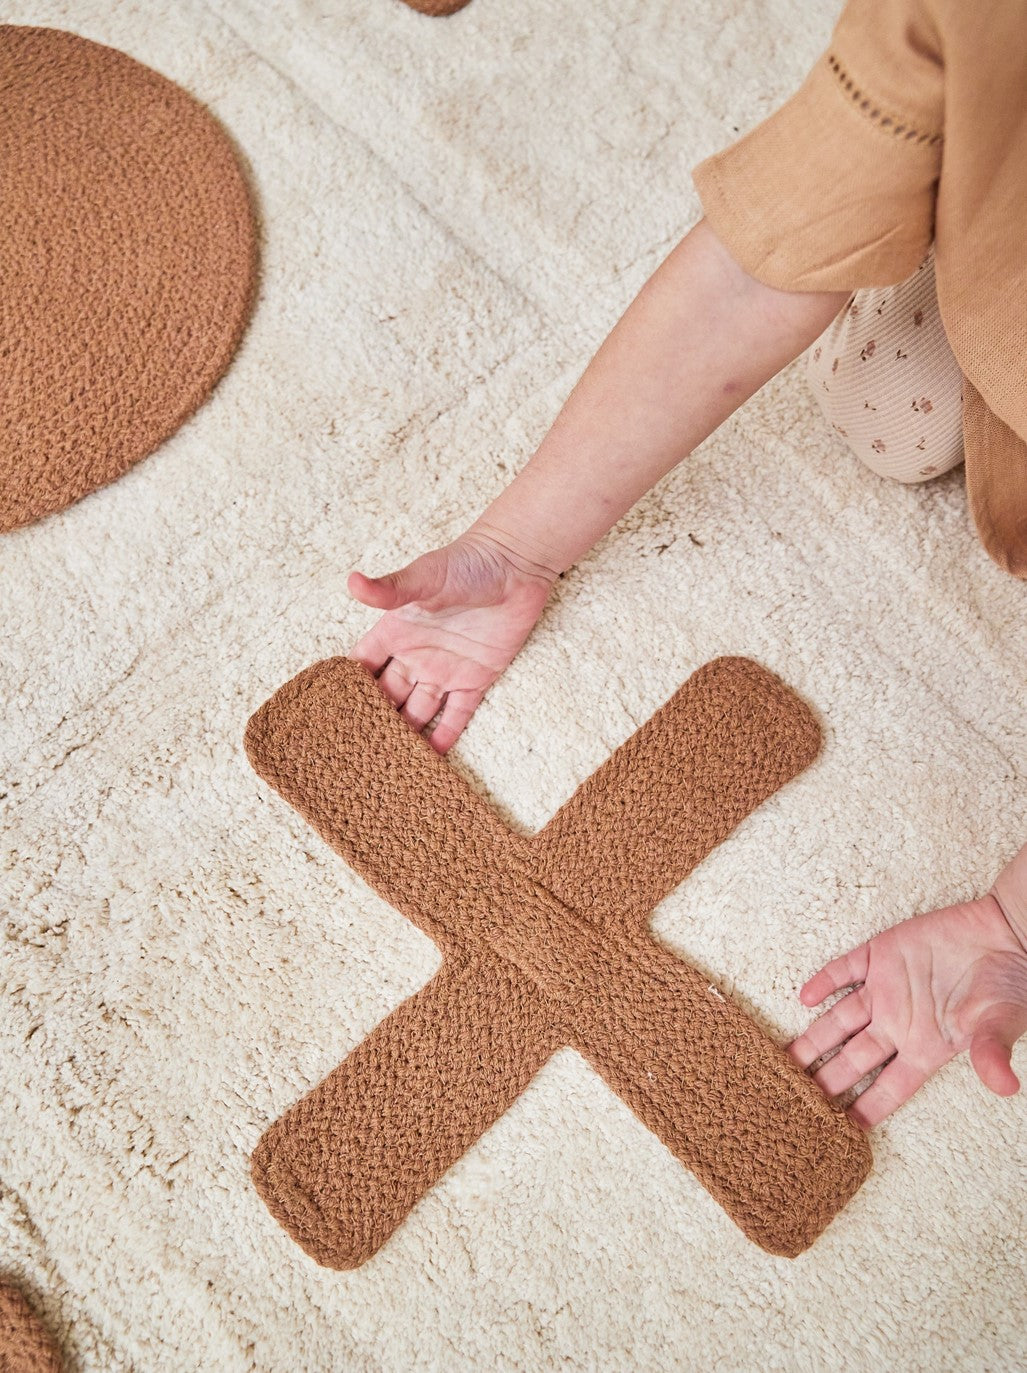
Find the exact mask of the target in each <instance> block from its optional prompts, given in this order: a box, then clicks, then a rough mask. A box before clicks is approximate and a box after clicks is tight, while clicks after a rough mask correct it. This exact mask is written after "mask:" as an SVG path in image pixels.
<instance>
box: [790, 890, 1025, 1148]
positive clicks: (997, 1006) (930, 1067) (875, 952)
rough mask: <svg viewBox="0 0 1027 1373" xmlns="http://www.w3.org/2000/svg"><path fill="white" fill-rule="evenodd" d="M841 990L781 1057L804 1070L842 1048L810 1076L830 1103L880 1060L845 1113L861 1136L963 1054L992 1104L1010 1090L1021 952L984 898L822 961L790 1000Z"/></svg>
mask: <svg viewBox="0 0 1027 1373" xmlns="http://www.w3.org/2000/svg"><path fill="white" fill-rule="evenodd" d="M856 984H858V985H856ZM848 986H854V990H852V991H851V992H849V994H848V995H847V996H843V997H841V998H840V999H839V1000H838V1001H836V1002H835V1003H834V1004H833V1005H832V1006H831V1007H830V1009H829V1010H827V1011H825V1012H824V1013H823V1014H822V1015H821V1016H820V1017H819V1019H817V1020H815V1021H814V1022H813V1024H812V1025H811V1026H810V1027H809V1029H808V1030H806V1031H805V1032H804V1033H803V1034H801V1035H799V1037H798V1038H797V1039H794V1040H792V1042H791V1043H790V1044H789V1045H788V1046H787V1051H788V1053H789V1054H790V1055H791V1057H792V1058H793V1059H794V1060H795V1061H796V1063H798V1064H799V1066H800V1067H801V1068H806V1067H808V1066H809V1065H810V1064H811V1063H813V1062H814V1061H815V1060H816V1059H818V1058H820V1057H821V1056H822V1055H823V1054H826V1053H828V1052H830V1051H831V1050H832V1049H834V1048H836V1047H837V1046H838V1045H839V1044H844V1047H843V1048H842V1049H841V1050H840V1051H839V1052H838V1053H837V1054H835V1056H834V1057H833V1058H832V1059H831V1060H830V1062H828V1063H826V1064H824V1066H823V1067H822V1068H820V1069H818V1070H817V1071H816V1072H815V1073H814V1074H813V1081H814V1082H815V1083H817V1085H818V1086H819V1087H820V1088H821V1089H822V1090H823V1091H824V1092H825V1093H826V1095H827V1096H829V1097H834V1096H838V1095H840V1094H841V1093H842V1092H846V1091H848V1089H849V1088H850V1087H854V1086H855V1085H856V1084H857V1083H858V1082H860V1081H861V1080H862V1079H863V1078H864V1077H865V1076H866V1075H867V1074H868V1073H869V1072H872V1071H873V1069H874V1068H877V1067H879V1066H880V1065H881V1064H882V1063H885V1062H888V1060H889V1059H890V1060H891V1061H890V1062H888V1066H887V1067H886V1068H885V1069H884V1070H883V1071H882V1072H881V1073H879V1074H878V1076H877V1077H876V1079H875V1080H874V1082H873V1083H872V1084H871V1085H870V1086H869V1087H868V1088H866V1090H865V1091H863V1092H862V1093H861V1094H860V1095H859V1096H857V1097H856V1099H855V1100H854V1101H853V1102H852V1104H851V1105H850V1106H849V1108H848V1112H847V1114H848V1115H849V1116H850V1117H851V1118H852V1119H853V1120H854V1121H856V1123H857V1124H858V1125H861V1126H862V1127H863V1129H865V1130H869V1129H870V1128H871V1127H872V1126H874V1125H877V1124H878V1123H879V1122H880V1121H882V1120H884V1118H885V1117H886V1116H889V1115H891V1113H892V1111H894V1110H896V1109H897V1108H898V1107H899V1106H901V1105H902V1104H903V1103H904V1102H906V1101H908V1100H909V1098H910V1097H911V1096H912V1095H913V1093H914V1092H915V1091H916V1090H917V1088H919V1087H921V1086H922V1085H923V1083H925V1082H926V1081H927V1079H928V1078H929V1077H930V1076H931V1075H932V1074H933V1073H935V1072H937V1070H938V1069H939V1068H940V1067H942V1065H943V1064H945V1063H948V1061H949V1060H950V1059H952V1058H955V1056H956V1055H957V1054H959V1053H962V1051H963V1050H964V1049H966V1048H969V1050H970V1062H971V1063H972V1064H973V1066H974V1069H975V1071H976V1073H977V1076H978V1077H979V1078H980V1079H981V1081H982V1082H983V1083H984V1085H985V1086H986V1087H990V1088H991V1090H992V1091H993V1092H996V1093H997V1094H998V1095H999V1096H1011V1095H1012V1094H1013V1093H1014V1092H1016V1091H1018V1090H1019V1087H1020V1084H1019V1081H1018V1080H1017V1077H1016V1074H1015V1073H1014V1072H1013V1070H1012V1068H1011V1067H1010V1064H1009V1060H1010V1051H1011V1049H1012V1046H1013V1045H1014V1044H1015V1043H1016V1041H1017V1040H1018V1039H1019V1037H1020V1036H1021V1035H1022V1034H1023V1033H1024V1032H1025V1031H1027V948H1025V946H1024V944H1022V943H1021V942H1020V939H1019V938H1018V937H1017V934H1016V933H1014V930H1013V927H1012V926H1011V924H1010V923H1009V921H1008V920H1007V919H1006V916H1005V914H1004V913H1003V908H1002V906H1001V905H1000V904H999V902H998V901H997V900H996V898H995V897H994V896H993V895H992V894H991V893H989V894H988V895H987V896H983V897H981V898H980V899H979V900H976V901H968V902H965V903H961V904H959V905H956V906H946V907H944V908H943V909H941V910H936V911H931V912H930V913H928V914H926V915H915V916H912V917H911V918H910V919H908V920H903V921H901V922H900V923H899V924H897V925H893V926H892V927H891V928H890V929H887V930H883V931H882V932H881V933H880V934H877V935H875V936H874V937H873V939H870V940H868V941H867V943H865V944H861V945H860V946H859V947H858V948H856V949H853V950H852V951H851V952H849V953H847V954H843V955H842V956H841V957H840V958H835V959H834V960H832V962H830V963H828V964H827V965H826V966H825V967H824V968H822V969H821V970H820V972H818V973H817V974H816V976H814V977H812V978H810V980H809V981H808V982H807V983H806V984H805V985H804V986H803V987H801V988H800V989H799V998H800V1000H801V1001H802V1002H803V1003H804V1004H805V1005H807V1006H816V1005H818V1004H819V1003H820V1002H821V1001H823V999H824V998H825V997H826V996H828V995H830V993H831V992H836V991H838V990H839V989H840V988H842V987H848ZM850 1036H852V1037H851V1038H850ZM846 1041H847V1042H846Z"/></svg>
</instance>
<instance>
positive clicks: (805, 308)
mask: <svg viewBox="0 0 1027 1373" xmlns="http://www.w3.org/2000/svg"><path fill="white" fill-rule="evenodd" d="M846 299H847V294H846V293H845V292H841V293H839V292H836V291H831V292H791V291H778V290H775V289H773V288H772V287H769V286H764V285H763V284H762V283H761V282H758V281H756V280H755V279H754V278H752V277H750V276H748V275H747V274H746V273H745V272H744V271H743V270H742V269H741V267H739V266H738V265H737V264H736V263H735V262H734V260H733V259H732V258H731V257H730V256H729V255H728V253H727V251H726V250H725V248H724V247H723V245H722V244H721V243H720V241H719V240H718V239H717V238H716V236H715V235H714V233H713V230H712V229H711V228H710V226H709V225H708V224H707V222H706V220H705V219H701V220H699V222H698V223H697V224H696V225H695V226H694V227H693V228H692V229H691V230H690V231H689V232H688V234H686V236H685V237H684V238H683V239H682V241H681V242H680V243H679V244H678V245H677V247H676V248H674V250H673V251H672V252H671V253H670V254H669V256H668V257H667V258H666V259H665V260H664V261H663V263H661V265H660V266H659V267H658V268H657V270H656V271H655V272H654V273H653V275H652V276H651V277H650V278H649V280H648V281H647V282H646V283H645V285H644V286H643V287H642V289H641V291H640V292H639V293H638V295H637V296H636V297H635V299H634V300H633V301H632V303H631V304H630V305H629V307H628V309H627V310H626V311H625V313H624V314H623V315H622V316H621V318H620V320H619V321H618V322H617V324H616V325H615V327H614V329H613V331H612V332H611V333H610V335H609V336H608V338H607V339H606V340H605V341H604V343H603V344H602V346H601V347H600V349H599V351H598V352H597V353H596V355H595V357H594V358H593V359H592V361H591V362H590V363H589V365H588V367H587V368H586V370H585V372H584V374H583V375H582V377H581V379H580V380H579V381H578V383H577V385H576V386H575V387H574V389H573V391H572V392H571V394H570V396H569V397H568V399H567V402H566V404H565V405H564V407H563V409H562V410H561V411H560V413H559V415H558V416H557V418H556V421H555V423H554V424H553V427H552V428H551V429H550V431H549V433H548V434H547V435H546V437H545V438H544V439H543V441H542V443H541V445H540V446H539V448H538V449H537V451H536V452H535V454H534V455H533V457H532V458H531V459H530V460H529V461H528V462H527V463H526V465H525V466H524V467H523V468H522V469H521V471H520V472H519V473H518V474H517V476H516V477H515V478H514V479H513V481H512V482H511V483H510V484H509V486H507V487H506V488H505V489H504V490H503V491H502V492H500V494H499V496H497V498H496V499H495V500H494V501H493V502H492V503H491V505H489V506H488V507H487V509H486V510H484V511H483V512H482V514H481V515H480V516H479V517H478V519H477V520H475V521H474V523H473V524H472V525H471V526H470V530H469V531H468V532H470V531H473V530H475V529H480V530H482V531H483V532H485V533H487V534H489V535H490V536H493V537H496V536H498V537H499V538H501V539H502V540H504V541H505V542H506V543H507V544H509V545H510V546H511V547H512V548H513V550H514V551H515V552H517V553H518V554H520V555H521V556H523V557H525V558H527V559H529V560H534V561H536V562H538V563H540V564H542V565H543V566H545V567H547V568H549V569H551V570H552V571H554V572H562V571H564V570H565V569H566V568H568V567H570V566H571V564H572V563H574V562H575V561H576V560H577V559H578V558H579V557H581V555H582V554H583V553H585V552H586V551H587V550H588V549H589V548H591V547H592V545H593V544H594V543H595V542H596V541H597V540H598V539H599V538H601V537H602V535H603V534H605V533H606V532H607V531H608V530H609V529H610V528H612V526H613V525H614V524H616V522H617V521H618V520H619V519H620V517H621V516H622V515H623V514H624V512H625V511H626V510H628V509H630V507H631V506H632V505H634V503H635V502H636V501H637V500H638V499H639V497H640V496H642V495H643V494H644V493H645V492H646V491H648V490H649V488H650V487H651V486H654V485H655V484H656V482H657V481H659V480H660V478H661V477H663V476H664V475H665V474H666V473H667V472H669V471H670V469H671V468H672V467H674V466H675V465H676V464H677V463H678V462H680V461H681V460H682V458H685V457H687V456H688V454H689V453H691V451H692V450H693V449H694V448H696V447H697V446H698V445H699V444H700V443H702V441H703V440H704V439H705V438H706V437H707V436H708V435H709V434H711V433H712V432H713V431H714V429H716V428H717V426H718V425H719V424H721V423H722V422H723V421H724V420H725V419H726V418H727V417H728V415H730V414H731V413H732V412H733V411H734V410H736V409H737V408H738V407H739V406H740V405H741V404H742V403H743V402H744V401H746V400H748V398H749V397H750V396H752V395H753V394H755V392H756V391H758V390H759V389H760V387H761V386H763V385H764V384H765V383H766V382H767V381H769V379H770V378H771V377H772V376H774V375H775V374H776V373H777V372H779V371H780V370H781V368H782V367H784V366H785V365H786V364H787V363H789V362H791V361H792V360H793V359H794V358H796V357H797V356H798V355H799V353H801V352H802V351H803V349H804V348H806V347H808V346H809V344H810V343H812V342H813V340H814V339H815V338H817V337H818V336H819V335H820V334H821V333H822V332H823V330H824V329H825V328H826V327H827V325H828V324H829V323H830V321H831V319H833V317H834V316H835V315H836V314H837V313H838V311H839V309H841V306H842V305H843V304H844V302H845V300H846Z"/></svg>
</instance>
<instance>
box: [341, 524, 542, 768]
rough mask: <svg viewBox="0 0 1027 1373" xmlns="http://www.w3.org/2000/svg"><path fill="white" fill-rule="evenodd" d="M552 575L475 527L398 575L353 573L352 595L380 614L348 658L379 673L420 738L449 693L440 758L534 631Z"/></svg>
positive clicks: (433, 737) (438, 731)
mask: <svg viewBox="0 0 1027 1373" xmlns="http://www.w3.org/2000/svg"><path fill="white" fill-rule="evenodd" d="M558 576H559V573H557V572H554V571H552V570H551V569H549V568H547V567H544V566H543V565H541V564H539V563H533V562H530V561H529V560H528V559H526V558H524V557H521V556H520V555H519V554H518V553H516V552H515V551H514V550H513V549H511V548H508V547H506V546H505V545H504V544H503V543H502V542H501V541H499V540H498V539H493V538H492V537H491V536H490V535H488V534H485V533H483V532H481V531H478V530H475V531H473V532H472V531H468V532H467V533H465V534H462V535H460V537H459V538H457V539H454V540H453V542H452V543H449V544H446V545H445V546H444V547H442V548H435V549H432V550H431V552H429V553H424V554H422V555H421V557H419V558H415V559H414V561H413V562H412V563H408V564H407V566H406V567H404V568H402V569H401V570H400V571H399V572H391V573H388V574H387V575H386V576H383V577H367V576H365V575H364V573H362V572H351V573H350V575H349V579H348V581H347V589H348V590H349V593H350V595H351V596H354V597H355V598H356V599H357V600H358V601H361V602H363V604H364V605H370V606H375V607H376V608H377V609H379V610H384V611H385V612H386V613H385V614H384V615H383V616H382V617H381V619H380V620H378V621H377V623H376V624H374V625H372V627H371V628H370V629H369V630H368V632H367V633H366V634H365V635H363V637H362V638H360V639H358V640H357V642H356V643H355V644H354V645H353V647H352V648H351V649H350V651H349V653H348V654H347V655H346V656H347V657H348V658H355V659H356V660H357V661H358V662H361V663H363V664H364V666H365V667H366V668H368V669H369V670H370V671H371V672H372V673H375V674H379V673H380V675H377V682H378V685H379V686H380V687H381V689H382V691H383V692H384V693H385V695H386V696H387V697H388V699H389V700H390V701H392V703H393V705H395V706H398V707H399V708H400V714H401V715H402V717H403V718H404V719H405V720H406V721H407V722H408V723H409V724H410V725H411V726H412V727H413V728H414V729H415V730H417V732H418V733H420V732H421V730H423V729H424V727H425V725H426V724H428V722H429V721H430V720H431V719H432V718H433V717H434V716H435V714H436V713H437V711H438V709H439V706H440V705H442V703H443V697H445V698H446V699H445V704H444V706H443V710H442V715H441V717H440V719H439V721H438V723H437V724H436V725H435V728H434V730H433V731H432V733H431V734H430V735H428V736H427V738H428V741H429V743H430V744H431V745H432V747H433V748H434V749H436V750H437V751H438V752H439V753H445V752H446V751H447V750H448V749H449V748H450V747H451V746H452V744H453V743H454V742H455V741H456V739H457V738H458V737H459V735H460V734H461V733H462V731H463V729H464V726H465V725H466V724H467V722H468V720H470V718H471V716H472V715H473V714H474V712H475V710H476V709H477V708H478V705H479V704H480V702H481V699H482V697H483V696H484V695H485V692H486V691H487V690H488V688H489V687H490V686H491V685H492V683H493V682H494V681H495V680H496V678H497V677H498V676H499V674H500V673H501V672H502V671H503V669H504V668H506V667H507V666H508V664H509V663H510V662H511V660H512V659H513V658H514V657H515V655H516V654H517V652H518V650H519V649H520V647H521V645H522V644H523V643H524V641H525V639H526V638H527V637H528V635H529V634H530V633H531V631H532V629H533V628H534V625H535V622H536V621H537V619H538V618H539V616H540V615H541V614H542V609H543V607H544V605H545V603H546V600H547V598H548V596H549V592H550V590H551V589H552V586H553V583H554V582H555V581H556V579H557V577H558Z"/></svg>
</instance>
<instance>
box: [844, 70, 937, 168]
mask: <svg viewBox="0 0 1027 1373" xmlns="http://www.w3.org/2000/svg"><path fill="white" fill-rule="evenodd" d="M827 64H828V66H829V67H830V68H831V70H832V72H834V74H835V76H836V77H837V78H838V81H839V84H840V85H841V86H842V88H843V89H844V90H845V91H847V92H848V94H849V96H850V97H851V98H852V100H854V101H855V102H856V104H857V105H858V106H859V108H860V109H861V110H864V111H865V112H866V114H867V117H868V118H869V119H873V120H874V121H875V123H876V124H877V125H878V127H879V128H881V129H888V130H889V131H890V132H891V133H892V134H893V135H894V136H895V137H896V138H899V137H901V138H903V139H904V140H905V141H906V142H909V141H910V140H913V141H915V142H917V143H925V144H927V146H928V147H935V146H937V145H938V144H940V143H943V142H944V137H943V135H942V134H940V133H934V134H932V133H921V132H920V130H919V129H916V128H914V127H913V126H912V125H911V124H909V123H904V122H903V121H902V120H900V119H898V118H897V117H896V116H894V115H890V114H885V113H884V111H883V110H880V109H878V108H877V107H876V106H873V101H872V100H871V99H870V97H869V96H865V95H864V94H863V92H862V91H861V90H860V89H859V88H858V87H857V85H856V83H855V82H854V81H853V80H852V78H851V77H850V76H849V74H848V72H846V70H845V68H844V67H843V66H842V64H841V63H840V62H839V61H838V59H837V57H835V55H834V53H828V54H827Z"/></svg>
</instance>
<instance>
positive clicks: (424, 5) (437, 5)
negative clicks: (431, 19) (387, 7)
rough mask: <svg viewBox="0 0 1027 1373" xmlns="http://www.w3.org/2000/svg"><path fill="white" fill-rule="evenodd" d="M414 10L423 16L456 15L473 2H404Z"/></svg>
mask: <svg viewBox="0 0 1027 1373" xmlns="http://www.w3.org/2000/svg"><path fill="white" fill-rule="evenodd" d="M403 3H404V4H406V5H409V6H410V8H411V9H412V10H419V11H420V12H421V14H435V15H443V14H456V12H457V10H462V9H463V7H464V6H465V5H469V4H470V3H471V0H403Z"/></svg>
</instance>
